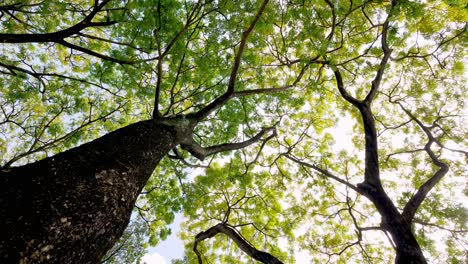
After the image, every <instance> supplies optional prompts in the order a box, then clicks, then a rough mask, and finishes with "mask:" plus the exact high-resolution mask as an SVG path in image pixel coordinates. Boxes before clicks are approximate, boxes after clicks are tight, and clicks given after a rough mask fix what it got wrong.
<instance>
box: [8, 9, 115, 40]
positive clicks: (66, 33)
mask: <svg viewBox="0 0 468 264" xmlns="http://www.w3.org/2000/svg"><path fill="white" fill-rule="evenodd" d="M109 1H110V0H104V1H102V2H101V3H100V4H98V2H99V1H98V0H96V1H95V2H94V8H93V10H92V11H91V12H90V13H89V14H88V15H87V16H86V17H85V18H84V19H83V20H82V21H81V22H79V23H78V24H76V25H73V26H71V27H69V28H66V29H63V30H59V31H56V32H51V33H37V34H0V42H1V43H38V42H59V41H60V40H63V39H65V38H68V37H70V36H72V35H75V34H78V33H79V32H80V31H81V30H83V29H85V28H88V27H95V26H109V25H113V24H115V23H116V22H114V21H109V22H92V20H93V18H94V16H96V14H97V13H98V12H99V11H101V9H102V8H103V7H104V6H105V5H106V4H107V3H108V2H109Z"/></svg>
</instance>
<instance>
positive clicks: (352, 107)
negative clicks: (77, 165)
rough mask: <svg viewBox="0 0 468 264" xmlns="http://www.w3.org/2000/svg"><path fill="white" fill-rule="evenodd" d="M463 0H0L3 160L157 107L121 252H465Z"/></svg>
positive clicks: (231, 255)
mask: <svg viewBox="0 0 468 264" xmlns="http://www.w3.org/2000/svg"><path fill="white" fill-rule="evenodd" d="M467 6H468V5H467V3H466V1H456V0H430V1H406V0H392V1H330V0H321V1H301V0H271V1H268V0H262V1H260V0H259V1H256V0H246V1H232V0H206V1H205V0H200V1H195V0H185V1H184V0H158V1H156V0H123V1H113V0H94V1H84V0H75V1H67V2H64V1H49V0H41V1H37V0H22V1H15V0H7V1H4V2H3V3H1V4H0V14H1V15H0V42H1V43H2V44H1V53H0V82H1V84H2V85H0V110H1V111H0V153H1V155H0V158H1V164H0V166H1V167H0V168H1V170H2V172H5V173H7V172H8V171H9V170H11V169H14V168H15V167H18V166H21V165H24V164H27V163H31V162H34V161H37V160H41V159H44V158H46V157H51V156H53V155H55V154H57V153H62V152H64V151H65V150H67V149H70V148H73V147H76V146H79V145H81V144H83V143H86V142H90V141H91V140H94V139H96V138H100V137H102V136H104V135H108V134H109V133H110V132H111V131H114V130H116V129H119V128H123V127H127V126H129V125H130V124H135V123H137V122H139V121H142V120H160V121H158V122H161V124H164V125H168V126H177V127H181V128H180V130H181V131H185V130H187V131H188V132H189V133H190V135H191V136H190V138H189V139H188V138H186V136H187V135H185V134H184V135H183V136H180V135H179V134H178V135H177V137H178V138H179V139H178V141H177V144H176V145H177V146H175V147H172V146H171V151H170V152H169V153H167V155H165V158H164V159H162V160H161V161H160V162H159V164H158V166H157V167H156V169H155V171H154V172H153V174H152V176H151V177H150V178H149V180H148V181H147V183H146V185H145V187H144V189H143V190H142V191H141V194H140V195H139V198H138V200H137V202H136V204H135V207H134V212H135V213H134V216H133V218H132V219H131V222H132V223H131V228H132V229H131V230H134V231H132V232H133V234H134V235H135V237H133V238H129V237H130V234H126V235H124V236H123V238H122V241H123V242H124V244H125V241H131V240H132V239H133V240H136V241H137V242H138V243H137V244H135V245H134V246H131V247H130V249H128V247H125V246H122V247H120V246H119V245H116V246H115V248H114V249H119V248H127V249H128V250H129V252H130V254H128V255H129V256H130V257H131V258H130V259H131V261H134V260H135V259H138V258H139V257H141V252H142V251H141V245H156V244H157V243H158V242H159V241H160V240H164V239H165V238H166V237H167V236H168V235H169V234H170V233H171V231H170V229H169V227H168V226H169V224H170V223H171V222H172V221H173V220H174V215H175V214H176V213H179V212H183V214H184V216H185V222H184V223H183V225H182V231H181V234H180V236H181V238H182V240H183V241H184V242H185V244H186V252H185V255H186V256H185V258H184V260H178V262H181V263H182V262H183V263H185V262H187V263H217V262H220V263H235V262H236V263H237V262H239V261H243V262H249V261H250V260H251V259H252V258H253V259H256V260H258V261H262V262H264V263H281V262H283V263H293V262H294V261H295V258H296V257H297V256H298V255H299V254H300V255H301V256H306V258H308V259H307V260H306V261H310V262H313V263H326V262H329V263H348V262H350V261H351V262H353V261H354V262H356V263H391V262H393V261H396V262H397V263H425V262H424V261H428V262H431V263H465V262H466V261H467V257H466V256H467V243H468V240H467V239H468V238H467V235H466V232H467V214H468V211H467V208H466V207H467V204H466V196H467V195H468V189H467V185H466V184H467V183H466V176H467V175H466V162H467V160H468V158H467V155H468V152H467V150H466V138H467V131H466V127H467V126H466V114H467V112H466V107H465V99H466V94H467V89H466V87H467V86H466V70H465V68H464V64H465V63H466V55H467V54H466V43H467V37H468V35H467V33H466V31H467V24H466V23H467V21H468V8H467ZM184 122H187V124H188V125H186V126H185V125H184V124H185V123H184ZM177 131H178V132H177V133H179V132H180V131H179V130H177ZM180 133H182V132H180ZM93 142H94V141H93ZM93 142H91V143H90V144H92V143H93ZM115 148H116V149H117V150H118V148H119V146H115ZM134 151H135V152H138V151H139V150H138V149H134ZM0 176H2V175H0ZM96 177H97V176H96ZM2 212H3V211H2ZM0 218H1V215H0ZM219 233H222V234H219ZM138 244H139V245H140V246H138ZM122 258H123V257H122V256H119V255H115V254H113V253H112V252H110V253H109V254H108V255H107V256H106V257H105V259H106V260H108V261H109V262H111V261H112V260H114V261H117V262H118V261H121V259H122ZM424 259H425V260H424ZM297 261H298V262H303V261H302V260H301V261H299V260H297Z"/></svg>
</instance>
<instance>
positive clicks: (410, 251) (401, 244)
mask: <svg viewBox="0 0 468 264" xmlns="http://www.w3.org/2000/svg"><path fill="white" fill-rule="evenodd" d="M395 222H398V223H393V224H392V226H390V225H389V226H388V227H387V229H388V230H389V232H390V234H391V235H392V238H393V241H394V242H395V245H396V258H395V263H396V264H426V263H427V261H426V258H425V257H424V255H423V253H422V250H421V247H420V246H419V244H418V242H417V240H416V237H415V236H414V235H413V232H412V230H411V226H410V225H409V224H407V223H406V222H405V223H401V222H402V221H395Z"/></svg>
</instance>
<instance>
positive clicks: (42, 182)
mask: <svg viewBox="0 0 468 264" xmlns="http://www.w3.org/2000/svg"><path fill="white" fill-rule="evenodd" d="M176 134H177V133H176V132H175V129H174V128H173V127H171V126H168V125H163V124H161V123H158V122H156V121H151V120H150V121H142V122H139V123H136V124H133V125H130V126H127V127H124V128H121V129H119V130H116V131H114V132H112V133H109V134H107V135H105V136H103V137H101V138H99V139H96V140H94V141H92V142H90V143H87V144H84V145H82V146H80V147H77V148H74V149H71V150H68V151H65V152H63V153H60V154H57V155H55V156H53V157H49V158H46V159H43V160H40V161H38V162H35V163H32V164H29V165H25V166H22V167H16V168H11V169H8V170H2V171H0V219H1V220H0V223H1V224H0V262H1V263H98V262H99V261H100V259H101V258H102V256H103V255H104V254H105V253H106V252H107V250H109V249H110V248H111V247H112V245H114V243H115V242H116V241H117V240H118V239H119V238H120V236H121V234H122V232H123V230H124V229H125V227H126V226H127V224H128V222H129V218H130V214H131V212H132V208H133V206H134V203H135V200H136V198H137V196H138V194H139V193H140V191H141V189H142V188H143V187H144V185H145V184H146V182H147V180H148V178H149V177H150V175H151V174H152V172H153V170H154V168H155V167H156V165H157V164H158V163H159V161H160V159H161V158H162V157H164V156H165V155H166V154H167V152H168V151H169V150H170V149H172V148H173V147H174V146H175V145H176V144H177V140H178V139H177V136H176Z"/></svg>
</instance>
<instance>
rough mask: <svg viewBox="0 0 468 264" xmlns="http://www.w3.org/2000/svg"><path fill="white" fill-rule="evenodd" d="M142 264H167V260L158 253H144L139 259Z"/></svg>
mask: <svg viewBox="0 0 468 264" xmlns="http://www.w3.org/2000/svg"><path fill="white" fill-rule="evenodd" d="M141 263H142V264H167V263H168V262H167V260H166V259H165V258H164V257H163V256H161V255H160V254H159V253H158V252H154V253H151V254H148V253H146V255H144V256H143V258H142V259H141Z"/></svg>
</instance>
